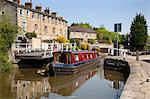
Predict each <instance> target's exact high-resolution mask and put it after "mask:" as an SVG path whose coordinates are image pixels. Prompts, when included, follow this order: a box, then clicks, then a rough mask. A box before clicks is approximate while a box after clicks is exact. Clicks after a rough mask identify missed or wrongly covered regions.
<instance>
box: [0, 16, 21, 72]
mask: <svg viewBox="0 0 150 99" xmlns="http://www.w3.org/2000/svg"><path fill="white" fill-rule="evenodd" d="M17 34H18V27H17V26H16V25H14V24H13V23H12V22H11V20H10V19H9V17H6V16H2V17H1V20H0V69H1V70H2V71H6V70H8V69H9V68H10V62H9V61H8V60H9V58H8V51H9V50H10V49H11V46H12V44H13V43H14V41H15V39H16V36H17Z"/></svg>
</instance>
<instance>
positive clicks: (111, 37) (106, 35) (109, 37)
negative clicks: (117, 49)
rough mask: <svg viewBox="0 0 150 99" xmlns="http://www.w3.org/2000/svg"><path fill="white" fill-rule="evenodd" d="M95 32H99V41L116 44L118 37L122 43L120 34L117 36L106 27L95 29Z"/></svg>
mask: <svg viewBox="0 0 150 99" xmlns="http://www.w3.org/2000/svg"><path fill="white" fill-rule="evenodd" d="M94 30H95V31H97V40H103V41H107V42H113V43H115V42H116V40H117V35H118V41H119V42H120V41H121V40H120V34H119V33H118V34H117V33H115V32H110V31H108V30H107V29H106V28H105V27H100V28H94Z"/></svg>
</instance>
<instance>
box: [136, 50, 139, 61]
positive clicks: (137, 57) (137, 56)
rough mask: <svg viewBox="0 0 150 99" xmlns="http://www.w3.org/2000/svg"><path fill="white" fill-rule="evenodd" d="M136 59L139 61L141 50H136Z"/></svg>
mask: <svg viewBox="0 0 150 99" xmlns="http://www.w3.org/2000/svg"><path fill="white" fill-rule="evenodd" d="M136 61H139V51H138V50H137V51H136Z"/></svg>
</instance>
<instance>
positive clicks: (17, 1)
mask: <svg viewBox="0 0 150 99" xmlns="http://www.w3.org/2000/svg"><path fill="white" fill-rule="evenodd" d="M13 2H16V3H18V4H19V5H21V0H13Z"/></svg>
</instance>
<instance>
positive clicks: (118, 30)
mask: <svg viewBox="0 0 150 99" xmlns="http://www.w3.org/2000/svg"><path fill="white" fill-rule="evenodd" d="M121 29H122V24H121V23H115V24H114V32H121Z"/></svg>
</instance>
